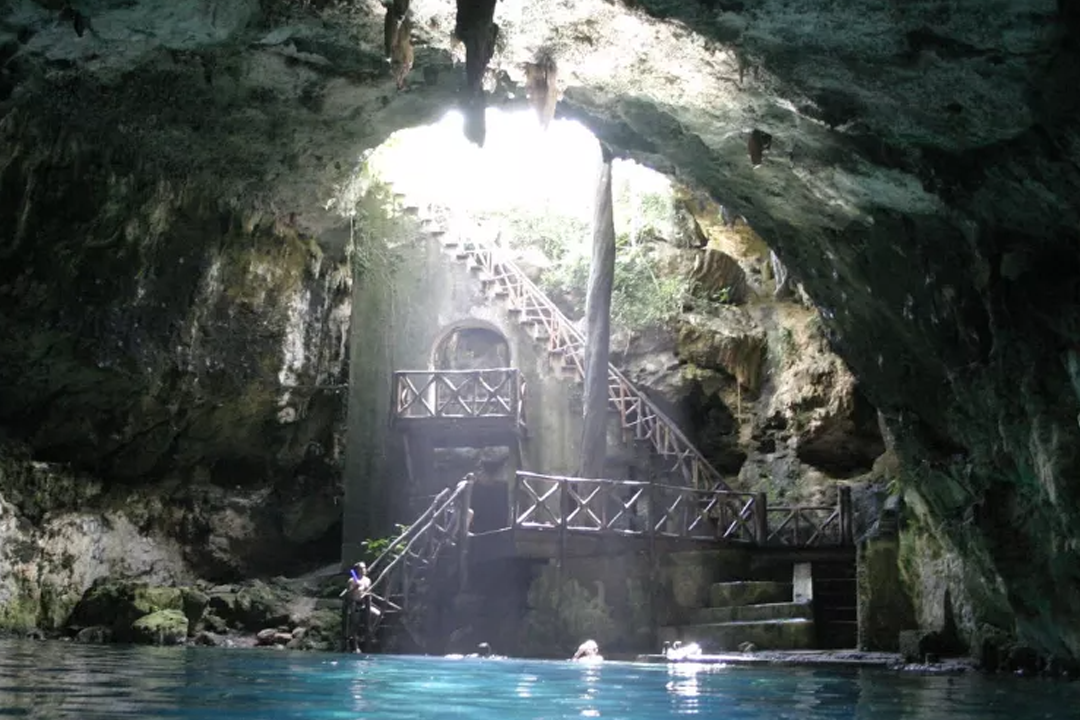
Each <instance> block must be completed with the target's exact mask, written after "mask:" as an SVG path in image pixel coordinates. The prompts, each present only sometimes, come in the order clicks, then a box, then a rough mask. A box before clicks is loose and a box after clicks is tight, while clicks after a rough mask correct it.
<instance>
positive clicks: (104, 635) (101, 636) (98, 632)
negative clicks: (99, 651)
mask: <svg viewBox="0 0 1080 720" xmlns="http://www.w3.org/2000/svg"><path fill="white" fill-rule="evenodd" d="M112 639H113V634H112V628H110V627H106V626H104V625H91V626H90V627H85V628H83V629H81V630H79V632H77V633H75V642H79V643H89V644H94V645H101V644H104V643H109V642H112Z"/></svg>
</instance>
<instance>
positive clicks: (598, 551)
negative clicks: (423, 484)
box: [469, 527, 748, 563]
mask: <svg viewBox="0 0 1080 720" xmlns="http://www.w3.org/2000/svg"><path fill="white" fill-rule="evenodd" d="M562 542H565V557H599V556H613V555H633V554H638V553H647V552H649V543H650V542H655V543H656V545H655V549H656V552H657V553H658V554H666V553H673V552H680V551H685V550H715V549H717V548H719V547H722V545H721V544H720V543H718V542H717V541H715V540H701V539H691V538H679V537H664V536H656V537H654V538H650V537H648V536H645V535H615V534H599V533H588V532H577V531H567V532H566V533H565V540H564V539H561V538H560V534H559V532H558V531H557V530H552V529H551V528H528V527H518V528H515V529H513V530H511V529H509V528H507V529H504V530H494V531H492V532H486V533H478V534H474V535H471V536H470V537H469V560H470V561H471V562H474V563H481V562H488V561H491V560H502V559H508V558H520V559H535V560H548V559H551V558H557V557H559V547H560V543H562ZM743 546H745V547H748V546H746V545H743Z"/></svg>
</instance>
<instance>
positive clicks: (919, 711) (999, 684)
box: [0, 641, 1080, 720]
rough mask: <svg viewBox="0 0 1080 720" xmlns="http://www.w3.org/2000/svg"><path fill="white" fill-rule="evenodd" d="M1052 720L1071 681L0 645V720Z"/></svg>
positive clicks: (1069, 696) (1069, 708)
mask: <svg viewBox="0 0 1080 720" xmlns="http://www.w3.org/2000/svg"><path fill="white" fill-rule="evenodd" d="M686 715H699V716H702V717H708V718H717V719H721V718H723V719H724V720H840V719H845V720H846V719H848V718H860V719H862V718H865V719H866V720H871V719H872V720H899V719H901V718H903V719H904V720H909V719H910V720H930V719H938V718H947V719H949V720H953V719H955V720H1040V719H1044V720H1057V719H1058V718H1061V719H1062V720H1064V719H1066V718H1068V719H1070V720H1077V718H1080V684H1076V683H1064V682H1056V681H1049V680H1019V679H1014V678H1011V677H983V676H979V675H965V676H954V677H941V676H917V675H910V674H897V673H890V672H884V671H875V670H851V671H833V670H829V671H826V670H820V669H809V668H805V669H804V668H746V667H716V666H703V665H698V666H692V665H644V664H637V663H604V664H602V665H596V666H583V665H576V664H573V663H569V662H546V661H536V660H475V659H472V660H470V659H465V660H448V659H444V658H424V657H395V656H359V655H354V656H349V655H329V654H321V653H292V652H282V651H272V650H266V651H263V650H250V649H246V650H243V649H233V650H228V649H222V648H142V647H95V646H85V645H72V644H68V643H33V642H16V641H0V718H6V717H31V718H84V719H86V720H96V719H98V718H101V719H104V718H123V717H129V718H206V719H210V718H214V719H218V718H220V719H222V720H225V719H231V718H262V719H265V720H276V719H278V718H295V719H296V720H316V719H317V718H351V719H353V720H359V719H361V718H363V719H365V720H406V719H412V718H415V719H416V720H439V719H443V718H446V719H449V718H455V719H456V718H462V719H464V718H469V720H560V719H562V718H611V719H612V720H656V719H659V718H673V717H678V716H686Z"/></svg>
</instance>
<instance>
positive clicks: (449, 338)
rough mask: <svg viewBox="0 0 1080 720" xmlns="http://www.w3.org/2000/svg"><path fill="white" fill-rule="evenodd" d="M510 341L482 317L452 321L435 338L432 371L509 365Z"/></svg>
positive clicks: (510, 360)
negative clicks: (481, 318)
mask: <svg viewBox="0 0 1080 720" xmlns="http://www.w3.org/2000/svg"><path fill="white" fill-rule="evenodd" d="M512 360H513V358H512V357H511V353H510V343H509V341H507V339H506V336H505V335H503V333H502V331H501V330H499V328H497V327H496V326H494V325H492V324H491V323H488V322H484V321H483V320H462V321H460V322H456V323H452V324H451V325H449V326H448V327H447V328H445V329H444V330H443V331H442V332H441V333H440V334H439V337H438V338H436V340H435V342H434V344H433V345H432V348H431V358H430V360H429V363H430V366H431V369H432V370H484V369H487V368H507V367H513V363H512Z"/></svg>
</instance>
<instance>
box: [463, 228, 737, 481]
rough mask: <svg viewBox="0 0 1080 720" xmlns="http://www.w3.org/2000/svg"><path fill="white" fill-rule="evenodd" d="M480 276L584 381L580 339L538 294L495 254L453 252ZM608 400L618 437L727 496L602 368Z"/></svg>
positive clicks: (683, 442)
mask: <svg viewBox="0 0 1080 720" xmlns="http://www.w3.org/2000/svg"><path fill="white" fill-rule="evenodd" d="M459 252H460V253H462V254H464V255H465V256H466V258H467V259H468V262H469V263H470V264H471V265H472V266H473V267H474V268H476V269H479V270H482V271H483V272H484V274H485V277H484V278H483V281H484V282H485V283H486V284H488V285H489V286H490V285H494V286H495V288H496V291H497V292H498V293H499V294H501V295H504V296H505V297H506V299H507V302H508V304H509V309H510V311H511V312H514V313H517V314H518V317H519V319H521V320H525V321H530V322H535V323H538V324H539V325H540V326H541V327H542V328H543V330H544V333H545V334H546V335H547V349H548V352H550V353H554V354H558V355H561V356H563V358H564V359H565V360H566V361H568V363H569V365H570V366H571V367H572V368H573V369H574V371H575V373H576V374H577V376H578V378H579V379H583V378H584V377H585V361H584V348H585V338H584V336H583V335H582V334H581V333H580V332H579V331H578V329H577V328H576V327H574V325H573V324H572V323H571V322H570V320H568V319H567V318H566V316H565V315H563V314H562V312H561V311H560V310H559V309H558V308H557V307H556V306H555V304H554V303H552V302H551V300H550V299H549V298H548V297H547V295H545V294H544V292H543V291H542V290H540V288H538V287H536V285H535V284H534V283H533V282H532V281H531V280H530V279H529V278H528V277H527V276H526V275H525V273H524V272H522V270H521V269H520V268H519V267H518V266H517V265H516V264H515V263H514V262H513V261H512V260H510V259H509V257H507V255H506V254H505V253H504V252H503V251H501V250H500V249H499V248H492V247H487V246H482V245H480V244H478V243H468V242H467V243H465V245H464V247H462V248H461V250H460V251H459ZM608 399H609V403H610V405H611V407H612V408H613V409H614V410H615V411H616V412H617V413H618V414H619V420H620V423H621V425H622V428H623V432H624V435H625V436H626V437H628V438H633V439H635V440H640V441H644V442H648V443H649V444H650V445H651V446H652V448H653V450H655V451H656V453H657V454H658V455H659V456H660V457H662V458H665V459H667V460H670V461H671V465H670V467H669V468H668V469H669V471H671V472H674V473H676V474H678V475H679V476H680V477H681V478H682V480H683V481H684V482H685V483H686V484H687V485H689V486H690V487H692V488H700V489H704V490H713V489H721V490H727V491H730V490H731V488H729V487H728V485H727V483H725V482H724V480H723V477H721V475H720V473H719V471H717V470H716V468H714V467H713V466H712V464H710V463H709V461H708V460H706V459H705V457H704V456H703V455H702V454H701V453H700V452H699V451H698V450H697V448H695V447H694V446H693V445H692V444H691V443H690V441H689V440H688V439H687V437H686V436H685V435H683V433H682V431H681V430H679V428H678V426H676V425H675V423H674V421H672V420H671V419H670V418H669V417H668V416H667V415H665V414H664V413H663V412H661V411H660V409H659V408H658V407H657V406H656V405H655V404H654V403H653V402H652V401H651V400H649V399H648V398H647V397H645V395H644V394H642V393H641V392H640V391H639V390H638V389H637V388H636V387H634V385H633V384H632V383H631V382H630V381H629V380H627V379H626V377H625V376H624V375H623V374H622V373H621V372H619V371H618V370H617V369H616V368H615V367H614V366H612V365H609V366H608Z"/></svg>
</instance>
